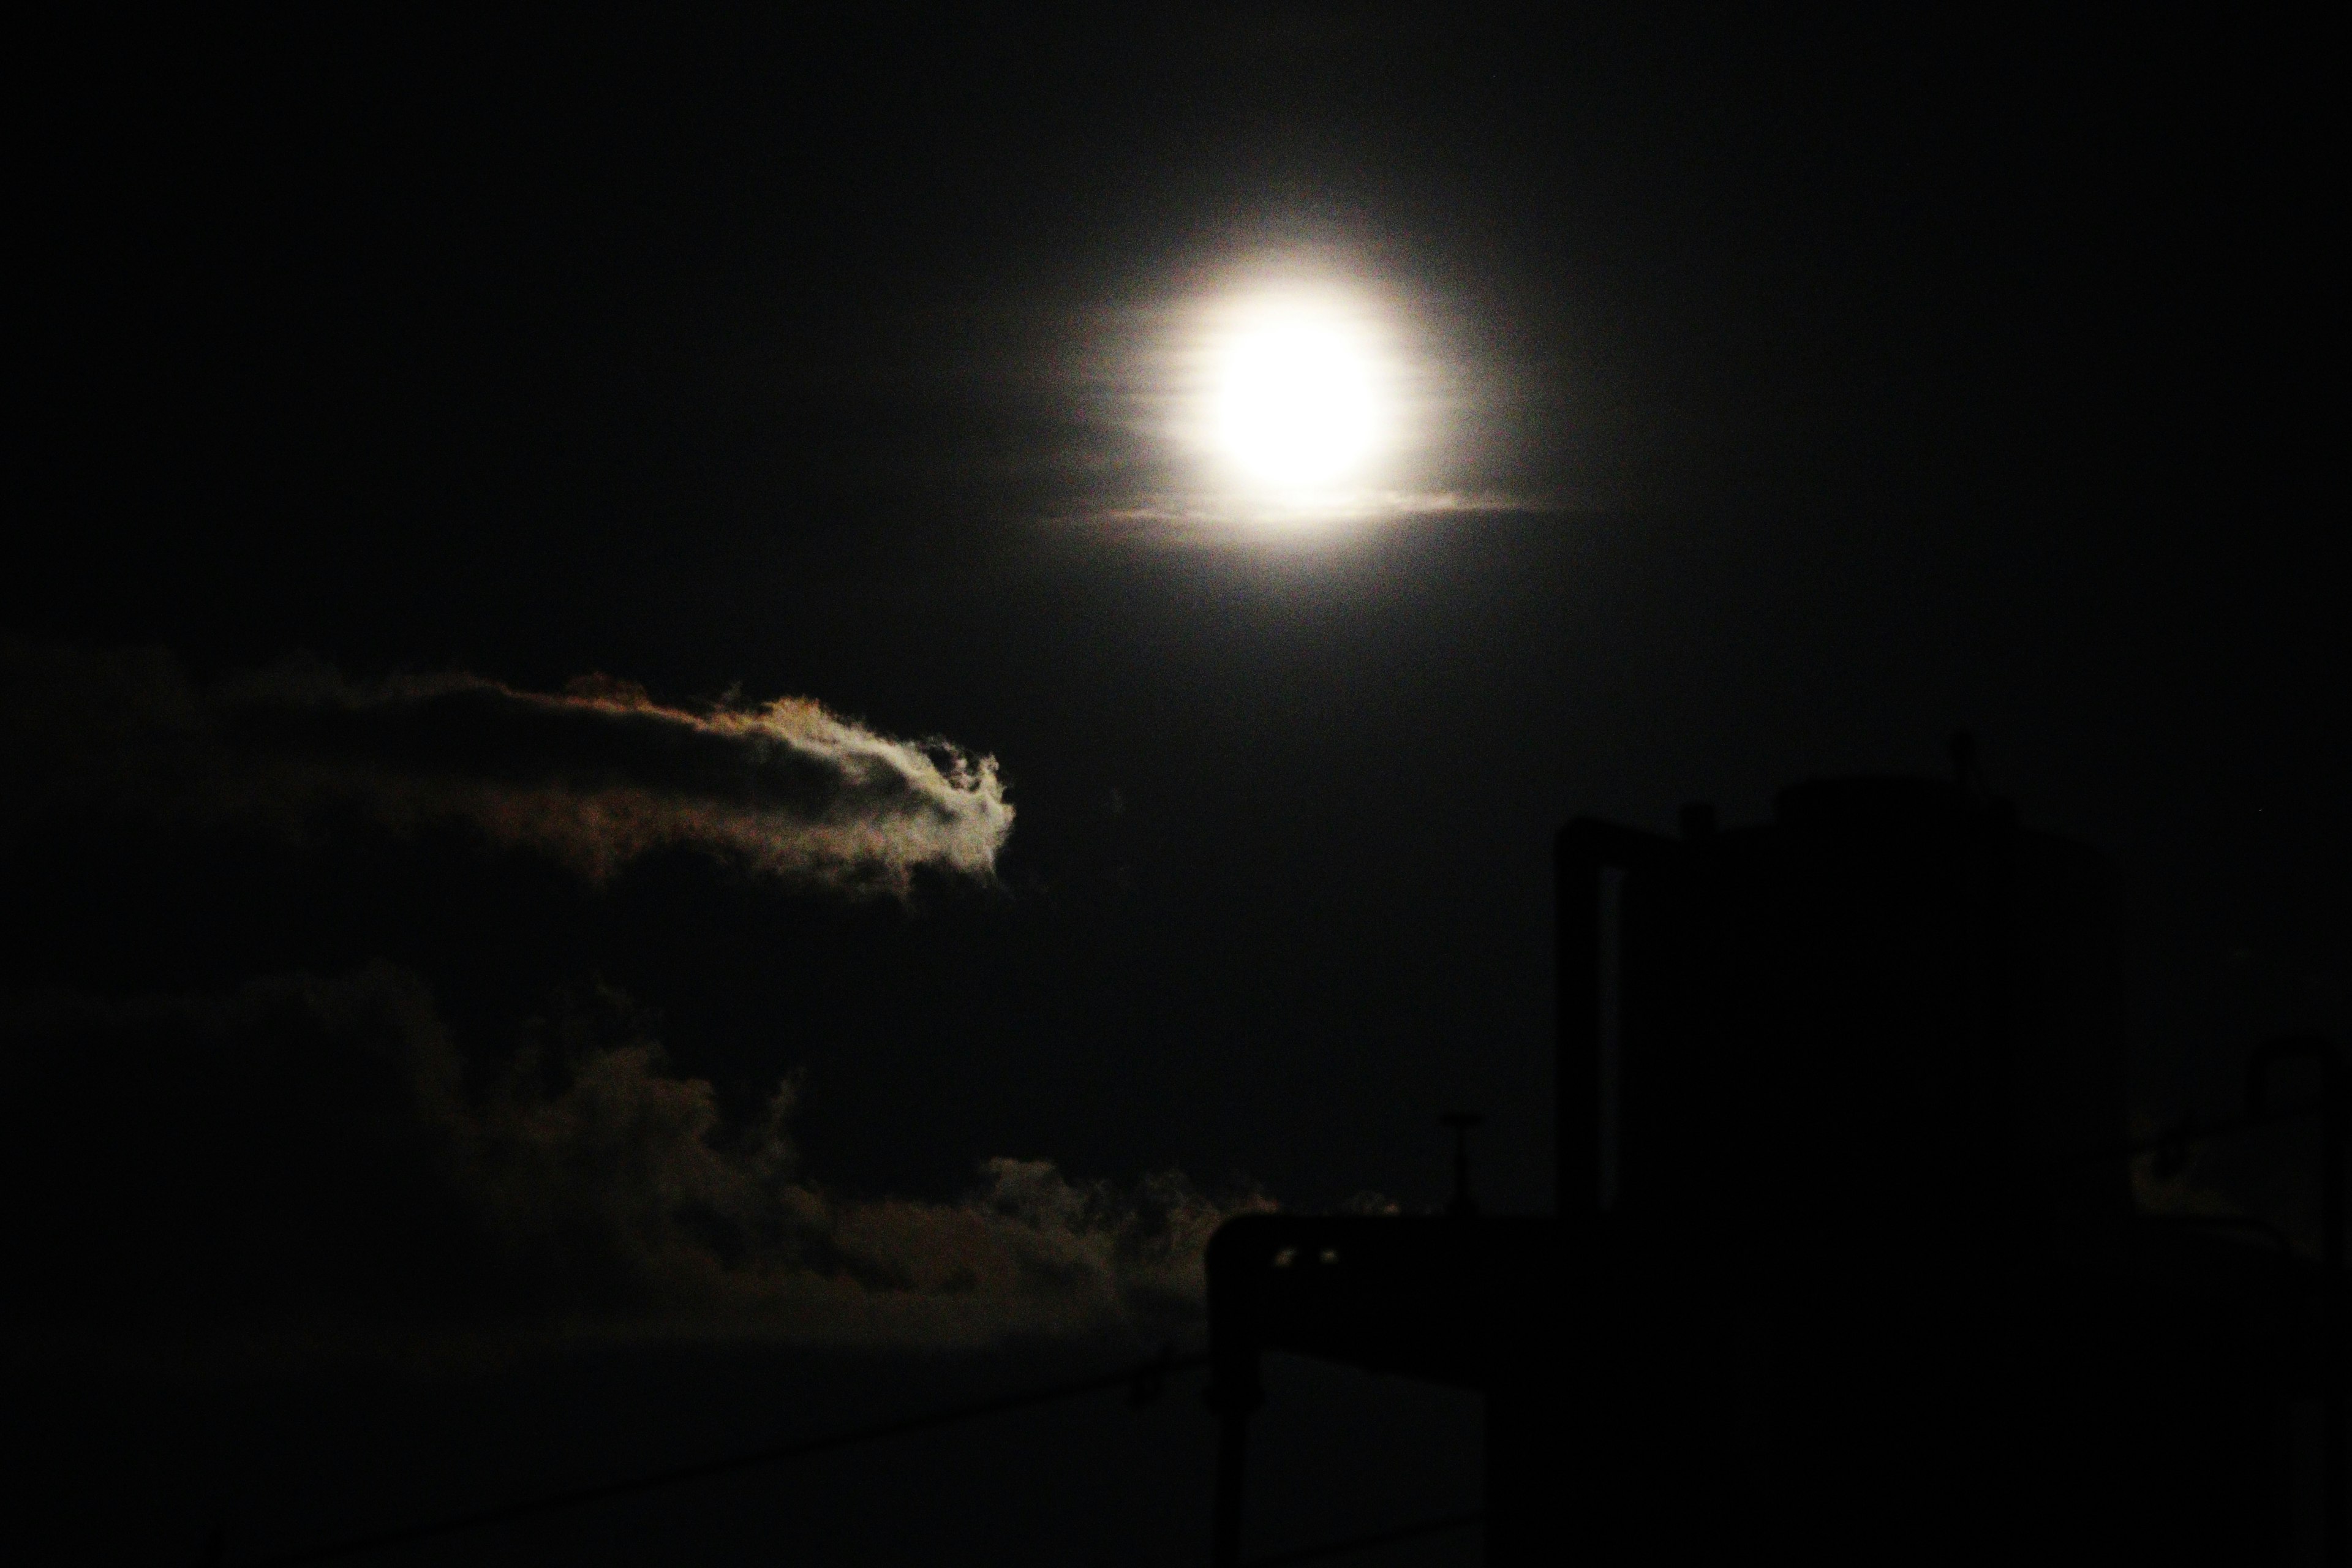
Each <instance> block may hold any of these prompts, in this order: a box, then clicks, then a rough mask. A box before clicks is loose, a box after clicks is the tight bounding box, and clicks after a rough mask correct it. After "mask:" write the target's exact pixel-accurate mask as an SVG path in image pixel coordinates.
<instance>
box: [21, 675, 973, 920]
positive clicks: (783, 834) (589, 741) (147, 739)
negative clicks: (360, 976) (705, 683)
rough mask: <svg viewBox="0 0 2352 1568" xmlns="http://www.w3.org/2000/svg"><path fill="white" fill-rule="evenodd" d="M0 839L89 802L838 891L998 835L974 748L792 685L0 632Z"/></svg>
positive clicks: (951, 863)
mask: <svg viewBox="0 0 2352 1568" xmlns="http://www.w3.org/2000/svg"><path fill="white" fill-rule="evenodd" d="M0 737H5V741H6V745H5V761H0V801H5V804H6V811H5V826H0V833H13V832H26V831H32V830H34V829H33V826H32V825H34V824H36V823H38V822H40V821H43V820H45V819H54V818H55V817H56V816H58V814H59V813H87V812H89V811H90V810H92V809H94V808H97V809H110V810H116V811H127V812H133V813H137V814H139V815H141V816H146V817H150V818H162V819H166V820H191V821H199V822H205V823H209V824H230V825H243V826H254V827H261V828H264V829H267V830H270V831H274V832H277V833H280V834H291V835H297V836H299V835H302V834H307V833H312V832H316V831H319V830H320V828H321V826H323V825H324V824H326V823H328V822H330V821H331V820H332V819H333V817H334V816H336V814H338V813H341V814H345V815H348V814H352V813H356V814H358V815H360V816H363V817H365V818H367V819H369V820H372V821H373V822H375V823H377V824H379V825H382V826H387V827H390V828H393V829H394V830H403V831H404V830H413V829H415V828H417V827H421V826H427V825H433V824H446V823H456V824H463V825H466V826H470V827H471V828H473V829H474V830H475V831H477V832H478V833H480V834H481V835H482V836H483V837H486V838H488V840H489V841H490V842H492V843H493V844H496V845H499V846H500V847H509V848H516V849H522V850H527V851H530V852H534V853H537V854H541V855H544V856H547V857H549V858H552V859H554V860H556V861H558V862H560V863H562V865H564V866H567V867H569V868H572V869H573V870H574V871H576V872H578V873H579V874H580V875H581V876H583V877H584V878H586V879H589V880H591V881H599V882H601V881H603V880H604V879H608V878H610V877H611V876H613V875H614V873H615V872H616V871H618V870H619V869H620V868H623V867H624V866H625V865H627V864H628V863H629V862H630V861H631V860H633V859H635V858H637V857H639V856H641V855H644V854H646V852H648V851H651V850H655V849H658V848H663V847H673V846H677V847H691V848H696V849H699V850H702V851H704V852H706V853H708V854H710V855H712V856H714V857H716V858H719V859H722V860H724V861H727V862H729V863H731V864H734V865H737V866H740V867H741V868H744V869H747V870H749V871H751V872H754V873H758V874H763V875H769V876H774V877H778V878H782V879H787V880H791V881H794V882H799V883H803V884H807V885H814V886H821V887H824V888H828V889H834V890H837V891H843V892H850V893H885V894H898V895H903V894H904V893H905V892H906V891H907V889H908V886H909V882H910V879H911V878H912V876H913V874H914V872H915V871H916V869H917V868H922V867H929V868H936V869H939V870H942V871H946V872H949V873H951V874H956V875H961V876H965V877H972V878H981V879H985V878H988V877H990V876H992V874H993V869H994V866H995V858H996V855H997V852H998V850H999V849H1000V848H1002V847H1003V844H1004V841H1005V838H1006V836H1007V835H1009V834H1010V833H1011V832H1012V828H1013V807H1012V806H1011V805H1010V804H1008V803H1007V802H1006V800H1005V798H1004V791H1003V784H1002V782H1001V780H1000V779H999V777H998V773H997V769H996V763H995V760H994V759H993V758H991V757H986V756H980V757H975V756H973V755H972V754H971V753H969V752H965V751H963V750H961V748H958V747H956V746H954V745H952V744H950V743H949V742H944V741H927V742H910V741H904V740H897V739H893V738H891V737H889V736H886V735H882V734H879V733H877V732H876V731H871V730H868V729H866V728H864V727H863V726H861V725H859V724H856V723H854V722H852V721H849V720H846V719H843V718H840V717H838V716H836V715H835V714H833V713H830V712H828V711H826V710H824V708H823V707H822V706H820V705H819V704H817V703H815V702H814V701H810V700H805V699H802V698H780V699H777V700H772V701H768V702H759V703H753V702H745V701H741V700H733V699H730V700H720V701H716V702H712V703H709V704H705V705H702V706H700V707H695V708H688V707H681V706H677V705H671V704H665V703H660V702H656V701H655V700H653V699H652V698H651V697H650V696H648V695H647V693H646V691H645V689H643V688H641V687H638V686H635V685H634V684H632V683H630V682H627V681H622V680H615V679H610V678H608V677H604V676H590V677H585V678H583V679H578V680H575V681H573V682H572V683H571V684H570V685H569V686H567V687H566V688H565V689H563V690H562V691H561V692H553V693H546V692H532V691H523V690H520V689H515V688H513V687H509V686H506V685H502V684H500V683H499V682H497V681H494V680H489V679H484V678H482V677H480V676H476V675H467V674H462V673H451V674H440V675H428V676H397V677H394V678H391V679H385V680H382V681H378V682H373V683H362V682H354V681H351V680H348V679H344V678H343V677H342V676H341V675H340V674H338V673H337V672H336V671H334V670H333V669H331V668H329V667H327V666H325V665H323V664H320V663H317V662H315V661H308V660H294V661H289V662H287V663H283V664H280V665H278V666H277V667H274V668H269V669H266V670H262V671H260V672H258V673H255V674H250V675H246V676H242V677H238V678H234V679H225V680H221V681H217V682H214V683H212V684H209V685H205V684H200V683H198V682H197V681H195V680H194V679H192V678H191V677H190V676H189V675H188V673H187V672H186V670H185V669H184V668H183V667H182V666H181V665H180V664H179V662H178V661H177V660H176V659H174V658H173V657H172V656H171V655H170V654H168V653H166V652H164V651H163V650H160V649H125V650H110V651H100V652H88V651H80V650H72V649H60V648H38V647H25V646H21V645H18V646H9V647H0Z"/></svg>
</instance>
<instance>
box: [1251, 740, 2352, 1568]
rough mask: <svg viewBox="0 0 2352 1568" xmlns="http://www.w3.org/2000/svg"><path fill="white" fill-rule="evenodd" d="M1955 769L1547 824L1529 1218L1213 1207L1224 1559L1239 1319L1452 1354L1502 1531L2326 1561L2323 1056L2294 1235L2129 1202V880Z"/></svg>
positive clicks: (2339, 1130) (1681, 1547) (2329, 1082)
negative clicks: (2303, 1241)
mask: <svg viewBox="0 0 2352 1568" xmlns="http://www.w3.org/2000/svg"><path fill="white" fill-rule="evenodd" d="M1958 761H1959V762H1960V763H1961V766H1960V768H1959V769H1958V773H1959V778H1958V781H1957V782H1954V783H1950V784H1945V783H1938V782H1931V781H1926V780H1915V779H1903V778H1862V779H1849V780H1839V781H1832V782H1826V783H1816V784H1805V785H1801V786H1799V787H1797V788H1794V789H1791V790H1789V791H1786V792H1784V793H1783V794H1782V795H1781V796H1780V799H1779V801H1778V802H1777V804H1776V808H1775V812H1774V817H1773V820H1772V821H1771V822H1770V823H1769V824H1768V825H1764V826H1752V827H1743V828H1738V829H1736V830H1727V831H1718V830H1717V829H1716V827H1715V826H1714V822H1713V817H1712V814H1711V813H1710V812H1707V811H1705V810H1703V809H1697V808H1694V809H1690V810H1686V811H1685V814H1684V823H1683V833H1682V836H1681V837H1679V838H1669V837H1662V836H1658V835H1654V834H1648V833H1642V832H1637V831H1634V830H1633V829H1630V828H1624V827H1619V826H1612V825H1609V824H1606V823H1601V822H1596V821H1591V820H1588V819H1580V820H1578V821H1576V822H1573V823H1570V825H1569V826H1567V827H1566V828H1565V829H1563V830H1562V832H1561V834H1560V836H1559V844H1558V850H1557V868H1558V879H1559V1076H1558V1084H1559V1143H1558V1148H1559V1200H1558V1203H1559V1206H1558V1217H1556V1218H1549V1219H1544V1218H1524V1217H1480V1216H1479V1215H1477V1214H1476V1213H1475V1205H1472V1204H1471V1202H1470V1201H1469V1196H1468V1191H1467V1184H1466V1180H1465V1182H1464V1184H1463V1185H1462V1189H1461V1191H1460V1192H1459V1193H1458V1194H1457V1197H1456V1201H1455V1203H1454V1205H1453V1207H1452V1210H1451V1212H1449V1213H1448V1214H1446V1215H1442V1216H1428V1217H1346V1218H1307V1217H1290V1216H1283V1215H1250V1216H1246V1217H1243V1218H1239V1219H1235V1220H1233V1221H1230V1222H1228V1223H1227V1224H1226V1225H1225V1226H1223V1228H1222V1229H1221V1230H1220V1231H1219V1232H1218V1233H1217V1236H1216V1238H1215V1240H1214V1241H1213V1243H1212V1245H1211V1247H1210V1252H1209V1292H1210V1315H1211V1336H1212V1348H1211V1354H1212V1372H1211V1387H1210V1394H1209V1398H1210V1402H1211V1405H1212V1407H1213V1409H1214V1410H1215V1411H1216V1412H1217V1413H1218V1415H1219V1419H1220V1424H1221V1426H1220V1431H1221V1438H1220V1441H1221V1448H1220V1456H1219V1470H1218V1500H1217V1513H1216V1521H1215V1541H1216V1562H1217V1564H1218V1568H1234V1564H1237V1563H1240V1562H1241V1561H1242V1557H1241V1552H1242V1543H1243V1530H1242V1525H1243V1500H1244V1477H1245V1472H1246V1458H1247V1457H1246V1442H1245V1440H1246V1435H1247V1429H1248V1418H1249V1413H1250V1411H1251V1410H1252V1409H1253V1408H1255V1405H1257V1404H1258V1403H1259V1402H1260V1400H1261V1397H1262V1396H1261V1394H1260V1390H1259V1384H1258V1367H1257V1363H1258V1356H1259V1352H1261V1351H1262V1350H1267V1349H1277V1350H1284V1351H1290V1352H1303V1353H1306V1354H1309V1355H1315V1356H1321V1357H1327V1358H1330V1359H1334V1360H1338V1361H1341V1362H1346V1363H1353V1364H1355V1365H1359V1366H1363V1367H1369V1368H1372V1369H1376V1370H1380V1371H1384V1372H1391V1373H1404V1374H1408V1375H1412V1376H1417V1377H1424V1378H1432V1379H1436V1380H1438V1381H1441V1382H1444V1383H1449V1384H1457V1385H1460V1386H1464V1387H1469V1388H1475V1389H1478V1390H1480V1391H1482V1392H1483V1393H1484V1394H1485V1397H1486V1497H1485V1506H1484V1520H1483V1524H1484V1529H1485V1540H1486V1561H1487V1562H1488V1563H1496V1564H1522V1563H1566V1562H1569V1561H1571V1560H1573V1561H1576V1562H1580V1563H1611V1564H1622V1563H1662V1564H1663V1563H1677V1564H1680V1563H1706V1562H1733V1561H1760V1560H1768V1559H1767V1557H1766V1554H1767V1553H1771V1554H1773V1557H1772V1558H1771V1559H1769V1560H1777V1556H1778V1554H1779V1553H1780V1552H1784V1551H1785V1552H1790V1553H1792V1554H1794V1555H1792V1556H1791V1558H1790V1560H1791V1561H1806V1562H1811V1563H1873V1564H1879V1563H1947V1562H1948V1563H1981V1562H1990V1561H2000V1560H2013V1559H2019V1558H2023V1557H2027V1556H2030V1557H2032V1559H2035V1560H2041V1561H2050V1562H2062V1563H2131V1564H2134V1565H2135V1568H2152V1565H2160V1564H2176V1563H2178V1564H2189V1563H2199V1564H2205V1563H2211V1564H2255V1563H2280V1562H2284V1561H2286V1560H2287V1559H2288V1556H2289V1554H2290V1552H2293V1551H2294V1542H2295V1539H2296V1532H2297V1529H2298V1525H2297V1522H2296V1521H2297V1520H2298V1518H2305V1519H2307V1518H2308V1516H2309V1515H2310V1514H2311V1513H2313V1512H2315V1511H2318V1510H2319V1509H2320V1508H2321V1507H2322V1506H2323V1505H2320V1504H2318V1503H2315V1500H2313V1497H2312V1494H2313V1493H2314V1492H2315V1491H2318V1492H2325V1493H2326V1501H2325V1504H2324V1510H2325V1515H2326V1517H2325V1520H2324V1521H2322V1523H2321V1525H2320V1528H2321V1530H2322V1531H2323V1533H2324V1540H2325V1545H2324V1547H2323V1549H2322V1550H2323V1551H2324V1552H2325V1553H2326V1555H2325V1557H2324V1559H2323V1560H2324V1561H2326V1562H2327V1563H2342V1562H2344V1560H2345V1558H2344V1553H2345V1550H2346V1544H2347V1537H2346V1523H2345V1517H2344V1489H2345V1486H2346V1471H2347V1468H2352V1459H2347V1454H2346V1449H2345V1380H2344V1369H2343V1361H2342V1358H2343V1343H2342V1341H2343V1321H2344V1301H2345V1298H2344V1258H2343V1245H2344V1241H2343V1233H2344V1226H2345V1215H2344V1208H2343V1204H2344V1182H2345V1171H2344V1156H2343V1149H2344V1133H2345V1121H2346V1110H2345V1107H2346V1093H2345V1089H2346V1085H2345V1083H2344V1079H2343V1075H2342V1072H2341V1069H2340V1064H2339V1063H2338V1060H2337V1056H2336V1048H2335V1047H2334V1046H2333V1044H2332V1043H2330V1042H2328V1041H2326V1040H2318V1039H2293V1040H2284V1041H2277V1042H2273V1043H2272V1044H2271V1045H2270V1046H2267V1047H2263V1050H2261V1051H2260V1052H2258V1053H2257V1054H2256V1058H2255V1059H2254V1061H2253V1062H2252V1063H2251V1064H2250V1068H2249V1073H2250V1088H2249V1093H2250V1115H2251V1116H2252V1117H2254V1118H2258V1119H2259V1118H2262V1117H2264V1116H2267V1115H2270V1114H2272V1113H2273V1111H2274V1110H2276V1109H2277V1108H2276V1106H2275V1105H2274V1104H2273V1100H2277V1099H2282V1098H2284V1086H2285V1085H2286V1084H2287V1082H2288V1079H2289V1078H2290V1077H2291V1076H2296V1075H2300V1076H2302V1077H2303V1078H2305V1080H2306V1081H2307V1080H2308V1079H2309V1077H2310V1076H2311V1074H2312V1067H2310V1066H2305V1065H2300V1064H2299V1063H2294V1058H2312V1059H2313V1062H2314V1063H2315V1066H2316V1068H2317V1069H2318V1070H2317V1076H2318V1078H2319V1079H2320V1082H2319V1085H2318V1088H2319V1091H2320V1092H2319V1094H2318V1095H2317V1096H2316V1097H2313V1096H2312V1095H2310V1094H2309V1093H2308V1092H2302V1093H2301V1098H2302V1100H2304V1101H2305V1102H2306V1103H2308V1102H2309V1101H2310V1100H2313V1099H2314V1098H2316V1099H2317V1100H2319V1101H2320V1102H2321V1103H2320V1105H2319V1106H2316V1107H2314V1108H2315V1109H2320V1110H2322V1114H2323V1118H2324V1144H2325V1152H2324V1155H2323V1161H2322V1163H2323V1167H2324V1169H2323V1171H2322V1173H2321V1177H2322V1180H2323V1181H2325V1182H2326V1184H2327V1185H2326V1197H2325V1199H2324V1202H2323V1205H2322V1209H2323V1212H2322V1226H2323V1234H2324V1236H2325V1237H2326V1240H2325V1242H2324V1247H2325V1256H2324V1257H2323V1258H2321V1259H2319V1260H2318V1261H2316V1262H2314V1261H2313V1260H2311V1259H2309V1258H2305V1257H2302V1256H2299V1255H2297V1254H2295V1253H2294V1251H2293V1250H2291V1249H2290V1248H2288V1247H2285V1246H2284V1242H2283V1240H2282V1239H2281V1238H2279V1237H2276V1236H2275V1235H2274V1234H2265V1233H2264V1232H2263V1230H2262V1228H2261V1227H2260V1226H2251V1227H2250V1226H2243V1225H2239V1226H2231V1225H2228V1224H2216V1223H2200V1222H2191V1221H2182V1220H2174V1219H2159V1218H2155V1217H2150V1216H2147V1215H2141V1214H2139V1213H2138V1212H2137V1209H2136V1206H2135V1205H2134V1202H2133V1199H2132V1194H2131V1190H2130V1184H2129V1168H2128V1164H2127V1160H2128V1157H2129V1156H2130V1155H2131V1154H2132V1153H2134V1152H2136V1151H2135V1150H2134V1147H2133V1145H2132V1144H2131V1142H2130V1141H2129V1139H2128V1138H2127V1135H2126V1122H2125V1100H2124V1097H2125V1061H2124V1033H2123V1018H2122V1002H2121V994H2120V985H2119V981H2118V967H2119V965H2118V952H2117V946H2118V934H2117V931H2118V920H2117V911H2116V889H2115V878H2114V874H2113V872H2112V870H2111V868H2110V867H2109V866H2108V864H2107V863H2106V862H2105V860H2104V859H2103V858H2101V857H2099V856H2098V855H2097V854H2095V852H2093V851H2091V850H2089V849H2087V848H2085V847H2082V846H2080V845H2076V844H2074V843H2071V842H2068V841H2067V840H2064V839H2062V838H2059V837H2053V836H2051V835H2049V834H2045V833H2040V832H2035V831H2032V830H2030V829H2028V828H2025V827H2023V826H2021V825H2020V824H2019V823H2018V821H2017V819H2016V816H2015V813H2014V812H2013V811H2011V809H2010V808H2009V807H2008V806H2007V805H2005V804H2004V803H2001V802H1998V801H1994V800H1990V799H1988V798H1986V797H1985V796H1984V795H1983V794H1982V792H1981V790H1980V789H1979V788H1978V787H1976V786H1975V784H1974V782H1973V780H1972V779H1971V778H1970V777H1969V768H1968V767H1967V765H1966V757H1965V753H1964V752H1962V753H1961V754H1960V755H1959V757H1958ZM2291 1064H2294V1065H2291ZM2273 1079H2277V1080H2278V1085H2279V1087H2280V1091H2281V1092H2280V1093H2279V1094H2277V1095H2273V1084H2272V1080H2273ZM2295 1087H2296V1089H2297V1090H2298V1091H2302V1090H2303V1089H2304V1086H2303V1084H2301V1083H2298V1084H2297V1085H2296V1086H2295ZM1449 1123H1450V1124H1453V1125H1455V1126H1456V1128H1457V1136H1459V1135H1460V1133H1461V1132H1462V1131H1465V1130H1466V1122H1464V1121H1459V1120H1457V1119H1449ZM2168 1152H2170V1150H2169V1146H2167V1147H2166V1148H2163V1149H2159V1150H2158V1157H2159V1158H2162V1157H2164V1156H2165V1155H2166V1154H2167V1153H2168ZM2301 1529H2302V1536H2303V1539H2304V1540H2305V1542H2308V1541H2309V1538H2310V1533H2311V1528H2310V1526H2309V1524H2307V1523H2306V1524H2305V1525H2303V1526H2302V1527H2301Z"/></svg>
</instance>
